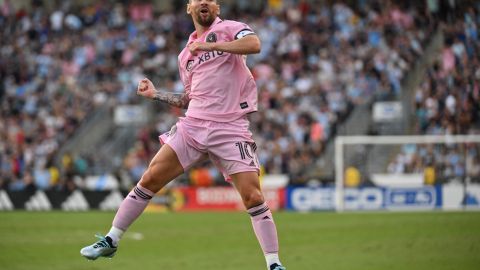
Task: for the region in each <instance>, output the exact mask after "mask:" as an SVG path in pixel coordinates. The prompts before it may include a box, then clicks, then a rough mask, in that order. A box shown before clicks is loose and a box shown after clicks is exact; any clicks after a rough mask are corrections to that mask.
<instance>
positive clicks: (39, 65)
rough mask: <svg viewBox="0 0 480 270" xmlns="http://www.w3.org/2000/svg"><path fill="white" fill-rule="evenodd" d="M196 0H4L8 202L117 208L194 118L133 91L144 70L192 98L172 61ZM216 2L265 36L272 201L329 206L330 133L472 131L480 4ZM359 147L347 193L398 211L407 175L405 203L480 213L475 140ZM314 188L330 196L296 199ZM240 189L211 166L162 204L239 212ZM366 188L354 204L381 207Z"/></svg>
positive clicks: (0, 41)
mask: <svg viewBox="0 0 480 270" xmlns="http://www.w3.org/2000/svg"><path fill="white" fill-rule="evenodd" d="M186 2H187V1H183V0H178V1H160V0H158V1H141V0H132V1H128V0H124V1H108V0H103V1H75V0H65V1H58V0H57V1H42V0H24V1H22V0H15V1H10V0H0V195H1V196H0V198H3V199H2V200H0V201H1V202H2V203H0V209H16V208H20V209H24V208H27V209H51V208H54V209H70V208H72V209H77V210H85V209H90V208H102V209H115V208H116V207H118V204H119V203H120V202H121V198H122V197H123V195H125V192H126V191H128V190H129V189H130V188H131V187H132V186H134V185H135V184H136V182H137V181H138V180H139V179H140V178H141V176H142V173H143V171H144V170H145V169H146V167H147V166H148V162H149V161H150V159H151V158H152V157H153V155H154V154H155V153H156V151H158V149H159V147H160V145H159V141H158V135H159V134H161V133H163V132H166V131H168V130H170V128H171V126H172V125H174V124H175V122H176V121H177V118H178V117H179V116H182V115H183V114H184V111H182V110H180V109H176V108H171V107H169V106H167V105H165V104H162V103H159V102H153V101H149V100H145V99H143V98H140V97H138V96H136V94H135V91H136V87H137V83H138V81H139V80H140V79H142V78H144V77H148V78H150V79H151V80H152V81H153V82H154V84H155V85H156V87H157V88H159V89H162V90H165V91H173V92H181V91H183V86H182V83H181V81H180V79H179V75H178V67H177V55H178V53H179V51H180V50H181V49H182V48H183V47H184V46H185V43H186V41H187V39H188V35H189V33H190V32H192V31H193V30H194V28H193V25H192V22H191V18H190V17H189V16H188V15H187V14H186V13H185V4H186ZM220 4H221V17H222V18H225V19H232V20H239V21H242V22H246V23H247V24H249V25H250V26H251V27H252V29H254V31H255V32H256V33H257V35H258V36H259V37H260V39H261V41H262V50H261V53H260V54H257V55H251V56H249V57H248V59H247V64H248V66H249V68H250V69H251V71H252V73H253V74H254V77H255V80H256V82H257V85H258V90H259V91H258V95H259V96H258V98H259V112H258V113H256V114H253V115H251V130H252V131H253V133H254V138H255V140H256V143H257V145H258V146H259V148H258V150H257V152H258V155H259V159H260V163H261V165H262V183H263V184H264V188H265V190H266V192H271V194H270V195H268V196H267V197H269V198H270V199H269V200H271V201H273V203H274V204H275V205H276V207H275V208H277V209H278V208H287V209H298V208H301V209H303V210H316V209H334V208H335V206H334V203H333V196H332V195H331V187H333V186H334V183H335V171H334V167H335V160H334V139H335V137H336V136H339V135H343V136H349V135H376V136H380V135H445V136H452V135H458V134H462V135H470V138H476V139H477V140H478V136H479V134H480V132H479V131H480V62H479V53H480V43H479V42H478V38H479V37H478V27H479V26H480V3H479V2H478V1H473V0H472V1H468V0H465V1H455V0H425V1H424V0H422V1H418V0H415V1H414V0H410V1H408V0H407V1H390V0H387V1H380V0H350V1H348V0H345V1H333V0H324V1H322V0H318V1H315V0H310V1H308V0H269V1H246V0H224V1H220ZM352 147H353V148H351V149H350V150H349V149H348V148H346V149H345V152H344V153H342V156H341V159H342V160H343V164H344V165H343V167H342V170H344V174H345V179H342V181H344V186H345V187H346V188H352V190H357V192H359V194H361V193H362V192H363V190H365V189H366V188H378V190H380V193H381V194H380V195H375V194H379V193H378V192H377V193H375V192H374V193H375V194H374V196H377V197H375V198H374V199H373V202H374V203H376V204H375V205H377V206H378V208H379V209H384V208H388V203H387V202H386V200H387V198H386V197H388V196H387V195H385V194H387V193H386V190H385V188H388V187H389V184H388V182H389V181H390V182H392V183H393V182H395V183H397V184H399V185H400V186H402V183H401V182H402V179H410V180H411V181H410V182H408V181H405V183H407V182H408V183H414V184H413V186H410V187H412V188H413V187H414V188H418V189H416V190H414V191H411V192H413V194H414V195H412V196H413V197H415V198H416V197H419V199H418V200H417V199H415V198H414V199H413V201H412V200H409V199H407V197H408V196H410V195H407V193H405V192H404V193H402V194H403V195H402V196H403V197H402V198H403V199H404V203H405V205H410V204H412V205H413V206H412V207H418V206H423V207H425V204H427V205H426V207H427V208H442V207H444V205H443V204H442V202H439V201H438V198H439V197H442V196H440V194H443V198H444V200H443V203H444V202H445V198H446V197H445V194H453V193H454V194H455V195H454V196H453V195H452V196H453V197H455V199H452V201H451V205H450V206H451V207H453V208H460V209H461V208H463V207H465V206H466V205H469V206H471V207H474V208H475V207H476V208H480V205H479V201H480V144H479V143H478V141H477V142H474V141H473V142H470V141H468V142H462V143H450V144H449V143H436V144H418V143H416V144H415V143H407V142H403V143H402V144H399V145H394V144H392V145H388V146H383V147H375V146H369V145H366V144H363V145H360V144H359V145H356V146H352ZM373 174H377V175H375V176H374V175H373ZM378 175H380V177H384V179H386V180H385V181H386V182H387V183H386V184H385V186H381V185H380V184H379V181H376V180H375V179H376V178H378ZM389 179H391V180H389ZM392 179H393V180H392ZM385 181H383V183H385ZM380 182H382V181H380ZM448 185H453V186H452V188H451V189H446V188H445V187H447V186H448ZM391 186H392V187H393V186H395V184H392V185H391ZM403 186H405V185H403ZM467 186H468V187H469V188H467ZM305 187H307V189H308V190H309V192H310V191H312V190H317V191H318V192H320V193H319V194H324V193H322V192H327V191H328V190H330V191H329V192H330V193H328V192H327V193H328V194H330V195H328V196H327V195H322V196H326V197H325V198H326V199H325V198H324V197H322V198H324V200H323V201H322V200H316V199H315V198H316V197H315V196H317V195H315V194H317V193H315V192H316V191H315V192H313V193H308V194H307V193H302V194H300V195H298V196H297V195H295V194H296V193H295V190H296V189H297V188H305ZM425 187H427V189H422V188H425ZM470 187H471V188H470ZM370 190H371V189H370ZM378 190H377V191H378ZM424 190H427V191H425V192H426V193H425V194H427V195H426V196H427V197H428V198H429V199H428V200H427V202H425V201H422V200H421V198H422V197H421V195H422V194H423V195H425V194H424V193H422V192H424ZM202 192H203V193H202ZM442 192H443V193H442ZM459 192H460V193H459ZM72 194H73V195H72ZM98 194H101V195H98ZM408 194H410V193H408ZM92 196H93V197H92ZM96 196H100V197H98V198H97V197H96ZM232 196H233V199H232ZM235 196H236V195H235V192H234V191H232V190H231V188H230V187H229V186H228V184H226V183H225V182H224V180H223V177H222V175H221V174H219V172H218V171H217V170H216V169H215V167H214V166H213V165H212V164H211V163H205V164H199V165H198V166H196V167H195V168H193V169H191V170H190V171H188V172H186V173H185V174H184V175H182V176H181V177H179V178H178V179H177V180H176V181H174V182H172V184H171V185H169V186H168V188H167V189H166V190H165V191H164V192H163V193H161V194H159V196H158V198H157V200H154V204H156V205H157V206H158V207H159V208H160V209H163V207H166V208H170V209H176V210H184V209H186V210H188V209H190V208H189V207H193V208H192V209H196V208H195V207H199V206H198V205H199V204H201V203H202V198H203V200H205V201H208V202H204V203H206V204H211V205H210V206H209V207H210V208H211V209H216V208H220V209H230V208H232V207H235V208H238V207H240V206H238V202H237V198H236V197H235ZM295 196H297V197H295ZM318 196H320V195H318ZM372 196H373V195H372ZM378 196H381V198H378ZM192 197H193V198H195V199H194V201H195V205H193V206H188V203H190V202H191V201H192V199H186V198H192ZM363 197H368V196H360V195H355V196H353V197H352V198H353V199H352V198H350V199H352V200H354V201H355V202H357V201H358V202H360V201H359V200H363V201H361V205H363V204H365V205H369V203H371V202H372V200H371V199H370V201H369V199H362V198H363ZM457 197H458V198H457ZM295 198H297V199H295ZM409 198H410V197H409ZM69 200H72V202H70V201H69ZM296 200H297V201H296ZM325 200H326V201H328V203H327V204H326V205H325V204H324V203H325ZM378 200H381V203H380V204H379V205H378ZM187 201H188V203H187ZM218 201H220V202H218ZM306 201H308V202H310V204H308V207H307V206H305V205H304V204H302V203H305V202H306ZM66 202H69V204H66ZM107 202H108V203H107ZM102 203H104V204H103V206H102ZM217 204H218V205H217ZM105 205H106V206H105ZM232 205H234V206H232ZM302 207H303V208H302ZM305 207H307V209H304V208H305ZM365 207H366V206H365ZM200 208H201V207H200ZM207 208H208V207H207ZM207 208H206V209H207ZM210 208H208V209H210ZM354 208H362V207H360V206H359V207H356V206H355V207H354Z"/></svg>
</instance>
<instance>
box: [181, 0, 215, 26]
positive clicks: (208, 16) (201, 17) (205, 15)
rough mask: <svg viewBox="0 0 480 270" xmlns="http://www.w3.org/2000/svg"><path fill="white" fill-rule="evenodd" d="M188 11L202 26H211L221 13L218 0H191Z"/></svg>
mask: <svg viewBox="0 0 480 270" xmlns="http://www.w3.org/2000/svg"><path fill="white" fill-rule="evenodd" d="M187 13H188V14H190V15H192V19H193V20H194V21H195V22H197V23H198V24H200V25H201V26H204V27H209V26H210V25H212V23H213V21H215V19H216V18H217V16H218V15H219V14H220V5H218V4H217V1H216V0H190V1H189V3H188V5H187Z"/></svg>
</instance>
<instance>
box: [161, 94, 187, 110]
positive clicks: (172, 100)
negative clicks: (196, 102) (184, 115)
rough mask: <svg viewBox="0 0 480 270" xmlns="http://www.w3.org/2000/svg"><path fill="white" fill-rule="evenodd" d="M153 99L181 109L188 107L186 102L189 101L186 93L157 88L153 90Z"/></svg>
mask: <svg viewBox="0 0 480 270" xmlns="http://www.w3.org/2000/svg"><path fill="white" fill-rule="evenodd" d="M153 99H154V100H159V101H163V102H165V103H167V104H169V105H171V106H174V107H179V108H182V109H186V108H188V103H189V102H190V98H188V94H187V93H183V94H177V93H170V92H165V91H159V90H156V91H155V95H154V96H153Z"/></svg>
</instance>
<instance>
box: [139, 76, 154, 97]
mask: <svg viewBox="0 0 480 270" xmlns="http://www.w3.org/2000/svg"><path fill="white" fill-rule="evenodd" d="M154 94H155V87H154V86H153V83H152V81H150V80H149V79H147V78H145V79H143V80H141V81H140V82H139V83H138V87H137V95H140V96H144V97H147V98H153V96H154Z"/></svg>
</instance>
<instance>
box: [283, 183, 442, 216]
mask: <svg viewBox="0 0 480 270" xmlns="http://www.w3.org/2000/svg"><path fill="white" fill-rule="evenodd" d="M441 193H442V190H441V187H433V186H431V187H430V186H428V187H419V188H380V187H363V188H346V189H344V191H343V206H344V209H345V210H384V209H386V210H414V209H422V210H423V209H424V210H428V209H435V208H439V207H441V206H442V196H441V195H442V194H441ZM335 206H336V205H335V188H333V187H331V188H328V187H327V188H323V187H320V188H308V187H291V188H288V189H287V209H290V210H296V211H314V210H320V211H321V210H334V209H335V208H336V207H335Z"/></svg>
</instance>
